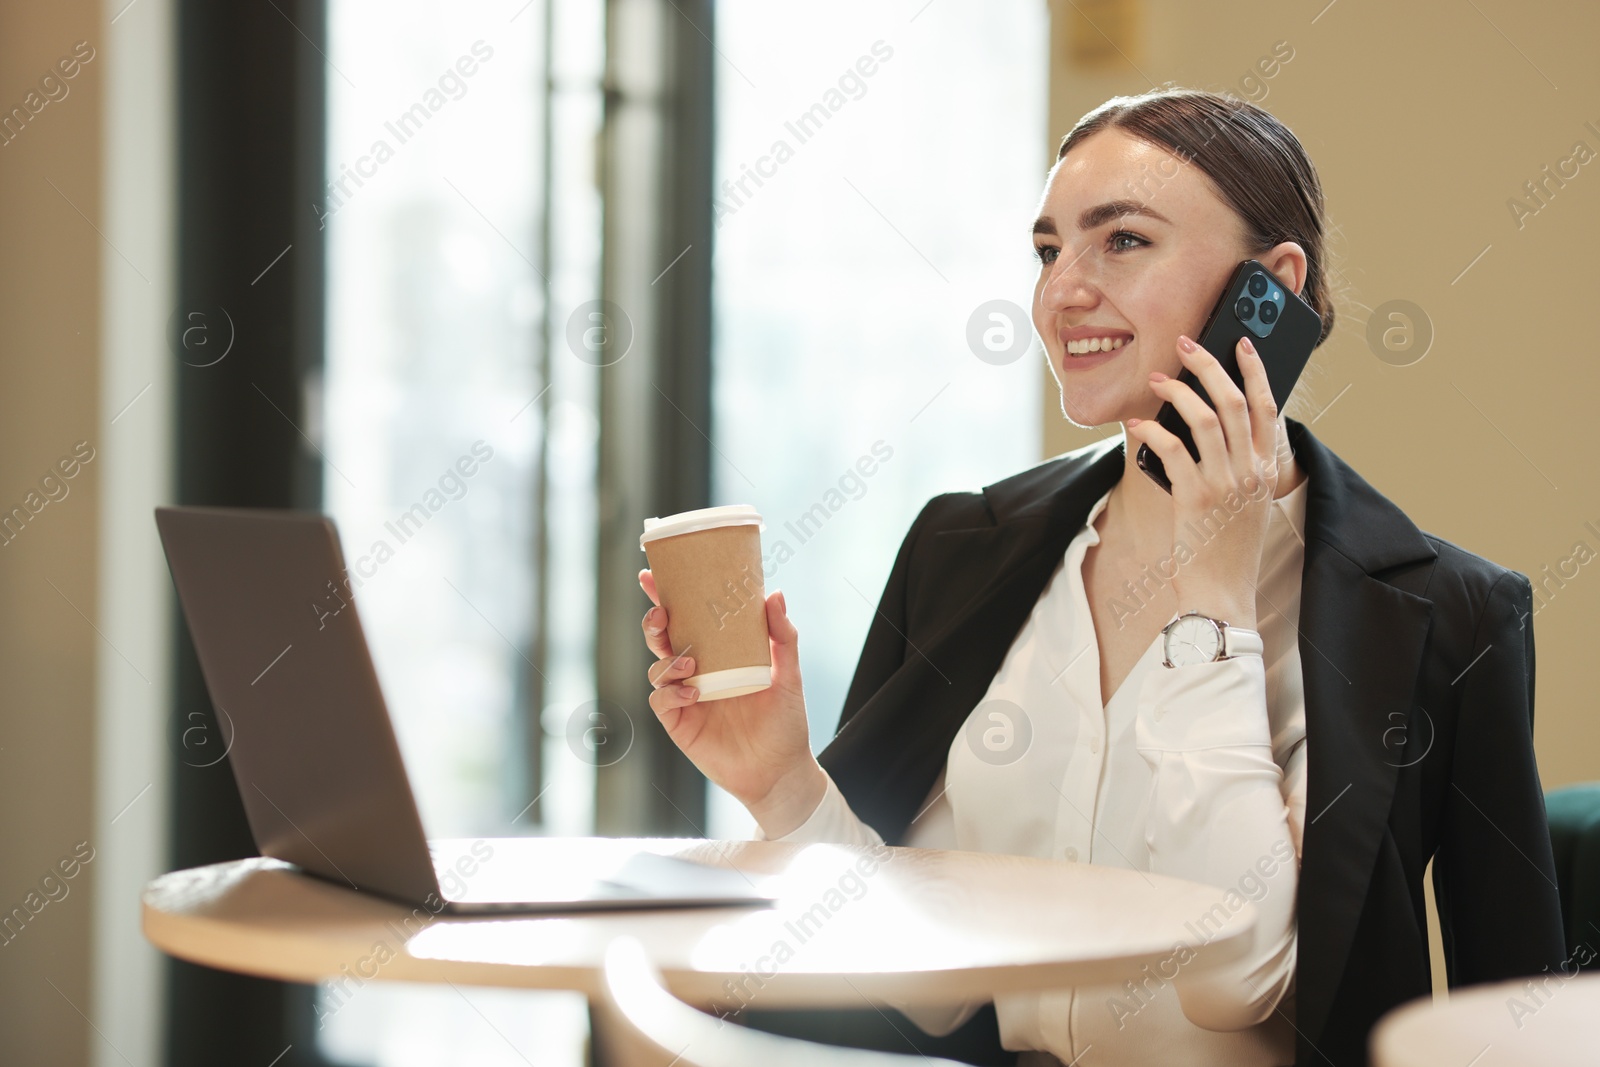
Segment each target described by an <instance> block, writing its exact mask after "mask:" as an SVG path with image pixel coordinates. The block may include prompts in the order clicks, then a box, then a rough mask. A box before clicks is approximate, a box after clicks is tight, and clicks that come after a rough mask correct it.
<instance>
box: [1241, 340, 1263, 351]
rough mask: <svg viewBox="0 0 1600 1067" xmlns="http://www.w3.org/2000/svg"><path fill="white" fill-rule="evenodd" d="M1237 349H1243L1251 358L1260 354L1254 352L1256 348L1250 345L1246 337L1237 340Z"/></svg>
mask: <svg viewBox="0 0 1600 1067" xmlns="http://www.w3.org/2000/svg"><path fill="white" fill-rule="evenodd" d="M1239 347H1240V348H1243V349H1244V350H1245V351H1246V352H1248V353H1250V354H1251V355H1252V356H1259V355H1260V354H1261V353H1259V352H1257V351H1256V346H1255V345H1253V344H1251V343H1250V338H1248V337H1241V338H1239Z"/></svg>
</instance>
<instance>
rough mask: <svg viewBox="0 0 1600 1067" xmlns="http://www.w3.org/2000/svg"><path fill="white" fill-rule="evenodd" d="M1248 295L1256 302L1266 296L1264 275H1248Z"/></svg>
mask: <svg viewBox="0 0 1600 1067" xmlns="http://www.w3.org/2000/svg"><path fill="white" fill-rule="evenodd" d="M1250 295H1251V296H1253V297H1255V298H1256V299H1258V300H1259V299H1260V298H1261V297H1263V296H1266V295H1267V276H1266V275H1265V274H1252V275H1250Z"/></svg>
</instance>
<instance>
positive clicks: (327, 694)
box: [156, 507, 774, 914]
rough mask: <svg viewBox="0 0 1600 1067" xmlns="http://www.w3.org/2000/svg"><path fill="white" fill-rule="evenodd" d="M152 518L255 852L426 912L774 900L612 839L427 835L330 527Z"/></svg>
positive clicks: (194, 511) (727, 870) (716, 871)
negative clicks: (438, 838)
mask: <svg viewBox="0 0 1600 1067" xmlns="http://www.w3.org/2000/svg"><path fill="white" fill-rule="evenodd" d="M156 525H157V527H158V528H159V529H160V531H161V543H162V546H163V547H164V548H165V549H166V555H167V564H168V566H169V567H171V569H172V577H173V581H174V584H176V586H177V589H178V599H179V601H180V602H181V603H182V605H183V614H184V617H185V618H186V619H187V620H188V624H189V632H190V634H191V635H192V637H193V638H194V645H195V650H196V651H197V652H198V653H199V656H200V668H201V672H202V673H203V674H204V676H205V680H206V688H207V690H208V691H209V692H210V694H211V701H212V704H213V705H214V706H215V707H216V708H218V709H219V710H220V712H221V714H219V715H218V717H217V718H218V724H219V729H220V730H222V731H223V739H224V742H225V744H226V745H227V746H228V747H227V751H228V758H229V760H230V762H231V765H232V767H233V775H234V780H235V782H236V783H237V784H238V787H239V795H240V798H241V799H242V800H243V802H244V810H245V815H246V816H247V817H248V819H249V821H250V832H251V834H252V835H253V836H254V837H255V842H256V847H257V848H258V849H260V851H261V854H262V855H263V856H271V857H273V858H275V859H280V860H285V861H287V862H289V863H292V864H295V865H296V866H298V867H300V868H301V869H302V870H304V871H306V872H307V873H309V874H313V875H316V876H318V877H321V878H324V879H327V880H329V881H332V882H336V883H339V884H341V885H348V886H349V887H351V888H353V889H357V890H360V891H363V892H368V893H376V894H379V895H381V896H385V897H390V898H392V899H395V900H400V901H405V902H408V903H413V904H421V905H423V906H425V907H428V908H429V909H430V910H431V911H434V912H440V911H445V912H453V913H457V914H470V913H482V912H506V911H515V912H568V911H589V910H597V909H619V908H662V907H703V906H719V905H765V904H770V903H772V902H773V900H774V897H773V896H771V895H769V894H767V893H765V892H762V891H761V890H760V889H758V888H757V883H758V882H760V881H761V879H759V878H756V877H747V876H746V875H744V874H743V873H741V872H740V871H738V870H735V869H733V868H731V867H726V866H720V865H717V864H714V863H709V862H708V863H697V862H692V861H690V860H687V859H683V858H680V857H675V856H666V855H658V854H656V853H653V852H650V851H647V850H643V849H640V848H639V847H638V846H637V845H632V844H630V843H629V842H626V841H623V840H614V841H607V840H604V839H598V838H589V839H564V840H562V839H551V838H536V837H534V838H528V837H524V838H517V837H509V838H488V839H484V840H481V841H466V840H460V841H456V840H444V841H434V842H430V841H428V840H427V838H426V837H425V836H424V834H423V830H422V821H421V818H420V817H419V816H418V814H417V806H416V801H415V799H414V797H413V796H412V793H411V785H410V782H409V781H408V779H407V777H406V769H405V764H404V763H403V762H402V761H401V758H400V748H399V745H398V743H397V742H396V740H395V735H394V728H393V725H392V724H391V722H390V720H389V712H388V709H387V708H386V707H385V706H384V701H383V694H382V692H381V691H380V689H379V686H378V676H377V672H376V671H375V670H374V668H373V664H372V656H371V653H370V652H369V650H368V648H367V642H366V637H365V636H364V635H363V633H362V629H361V623H360V620H359V619H358V618H357V615H356V607H355V603H354V601H353V599H352V597H351V595H350V592H349V590H348V588H347V587H346V586H345V585H344V584H343V583H342V582H341V580H340V577H341V575H343V574H344V573H345V564H344V559H343V556H342V554H341V552H340V551H339V536H338V533H337V531H336V530H335V529H334V525H333V523H332V522H331V521H330V520H329V519H328V518H327V517H325V516H322V515H316V514H309V513H304V512H292V511H269V510H257V509H242V508H187V507H185V508H157V509H156ZM341 603H342V604H343V606H342V607H340V604H341ZM335 609H337V610H335ZM440 713H441V714H444V713H445V712H444V711H443V709H441V712H440ZM608 846H614V847H608ZM708 858H709V857H708ZM440 902H442V907H441V906H440Z"/></svg>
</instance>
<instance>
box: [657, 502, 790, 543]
mask: <svg viewBox="0 0 1600 1067" xmlns="http://www.w3.org/2000/svg"><path fill="white" fill-rule="evenodd" d="M749 525H754V526H755V527H756V528H757V529H758V530H765V529H766V528H767V526H766V524H765V523H764V522H762V521H761V513H760V512H759V511H757V510H756V509H755V508H754V507H752V506H750V505H749V504H724V505H723V506H722V507H719V508H700V509H699V510H697V511H680V512H678V513H677V514H676V515H668V516H667V517H666V518H664V519H646V520H644V535H643V536H642V537H640V538H639V548H640V550H641V551H643V549H644V546H645V542H646V541H655V540H658V539H659V538H662V537H676V536H677V535H678V534H686V533H696V532H698V531H700V530H714V529H716V528H717V527H718V526H749Z"/></svg>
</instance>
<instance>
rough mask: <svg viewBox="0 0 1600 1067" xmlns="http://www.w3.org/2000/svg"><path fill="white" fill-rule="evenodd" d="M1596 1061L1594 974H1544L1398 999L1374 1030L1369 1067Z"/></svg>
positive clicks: (1599, 1008)
mask: <svg viewBox="0 0 1600 1067" xmlns="http://www.w3.org/2000/svg"><path fill="white" fill-rule="evenodd" d="M1597 1062H1600V974H1575V975H1574V976H1573V977H1570V978H1569V977H1567V976H1565V975H1563V974H1561V973H1559V972H1553V973H1552V972H1547V973H1545V974H1543V975H1541V976H1540V977H1538V978H1525V979H1520V980H1516V981H1509V982H1496V983H1493V984H1487V985H1476V986H1465V987H1463V988H1461V989H1459V990H1455V991H1452V992H1451V993H1450V995H1449V997H1448V998H1447V999H1445V1000H1442V1001H1439V1002H1438V1003H1435V1002H1434V1001H1433V1000H1432V998H1428V997H1424V998H1420V999H1418V1000H1413V1001H1411V1002H1410V1003H1407V1004H1402V1005H1401V1006H1400V1007H1398V1008H1395V1009H1394V1010H1393V1011H1391V1012H1389V1013H1388V1014H1387V1015H1385V1016H1384V1017H1383V1018H1382V1019H1380V1020H1379V1021H1378V1025H1377V1026H1375V1027H1373V1030H1372V1063H1373V1067H1445V1065H1449V1067H1465V1065H1466V1064H1469V1063H1470V1064H1472V1067H1524V1065H1526V1067H1567V1065H1569V1064H1571V1065H1576V1064H1594V1063H1597Z"/></svg>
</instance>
